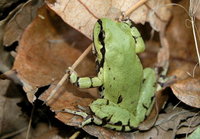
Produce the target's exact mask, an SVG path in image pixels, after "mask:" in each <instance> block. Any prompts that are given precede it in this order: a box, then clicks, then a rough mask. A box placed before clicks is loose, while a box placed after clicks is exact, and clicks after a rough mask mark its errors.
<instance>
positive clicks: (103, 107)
mask: <svg viewBox="0 0 200 139" xmlns="http://www.w3.org/2000/svg"><path fill="white" fill-rule="evenodd" d="M93 41H94V47H93V51H94V52H95V55H96V63H97V67H98V74H97V77H92V78H91V77H78V76H77V74H76V72H75V71H73V70H72V69H70V72H69V73H70V77H69V78H70V82H71V83H73V84H75V85H77V86H78V87H80V88H90V87H98V88H99V91H100V93H101V98H99V99H97V100H95V101H94V102H93V103H91V104H90V109H91V111H92V112H93V114H94V115H92V116H91V117H88V115H87V114H86V113H85V112H76V111H73V110H69V109H65V112H68V113H73V114H76V115H80V116H83V117H84V118H85V121H84V122H83V123H82V126H84V125H85V124H88V123H91V122H93V123H95V124H97V125H102V126H104V127H107V128H110V129H114V130H117V131H130V130H132V129H134V128H137V127H138V125H139V124H140V123H141V122H142V121H143V120H144V119H145V117H146V116H148V114H149V113H150V111H151V108H152V105H153V103H154V96H155V91H156V74H155V71H154V70H153V69H151V68H145V69H144V68H143V66H142V64H141V62H140V59H139V57H138V56H137V53H140V52H143V51H144V49H145V45H144V41H143V39H142V37H141V35H140V33H139V31H138V30H137V29H136V27H134V26H133V25H132V22H130V20H127V21H121V22H119V21H113V20H111V19H107V18H102V19H99V20H98V21H97V23H96V24H95V26H94V34H93Z"/></svg>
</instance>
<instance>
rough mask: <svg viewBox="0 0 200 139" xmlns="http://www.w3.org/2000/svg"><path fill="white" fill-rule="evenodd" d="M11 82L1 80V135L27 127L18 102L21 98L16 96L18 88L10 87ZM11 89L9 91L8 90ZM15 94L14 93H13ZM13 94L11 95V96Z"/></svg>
mask: <svg viewBox="0 0 200 139" xmlns="http://www.w3.org/2000/svg"><path fill="white" fill-rule="evenodd" d="M10 85H11V82H10V81H7V80H0V88H1V90H0V133H1V137H2V136H4V135H6V134H8V133H12V132H14V131H17V130H20V129H23V128H24V127H27V125H28V123H27V119H26V117H23V116H21V114H22V112H21V109H20V107H18V106H17V105H16V104H17V103H19V102H20V101H21V98H19V97H16V94H17V90H16V88H15V89H13V88H11V87H10ZM8 90H9V91H8ZM12 94H13V95H12ZM9 96H11V97H9Z"/></svg>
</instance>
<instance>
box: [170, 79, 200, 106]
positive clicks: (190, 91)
mask: <svg viewBox="0 0 200 139" xmlns="http://www.w3.org/2000/svg"><path fill="white" fill-rule="evenodd" d="M171 89H172V90H173V93H174V94H175V95H176V97H177V98H178V99H179V100H181V101H182V102H184V103H186V104H187V105H190V106H192V107H196V108H200V78H187V79H185V80H181V81H179V82H177V83H176V84H173V85H172V86H171Z"/></svg>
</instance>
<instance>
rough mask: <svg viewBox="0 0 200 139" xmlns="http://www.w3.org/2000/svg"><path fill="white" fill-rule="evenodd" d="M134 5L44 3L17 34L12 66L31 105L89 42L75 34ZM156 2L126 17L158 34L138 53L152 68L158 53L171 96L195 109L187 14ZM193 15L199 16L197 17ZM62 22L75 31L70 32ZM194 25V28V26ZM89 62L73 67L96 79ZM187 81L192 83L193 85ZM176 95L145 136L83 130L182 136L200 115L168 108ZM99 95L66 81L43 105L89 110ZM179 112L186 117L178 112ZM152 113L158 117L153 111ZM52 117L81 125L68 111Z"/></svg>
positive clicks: (90, 58)
mask: <svg viewBox="0 0 200 139" xmlns="http://www.w3.org/2000/svg"><path fill="white" fill-rule="evenodd" d="M136 2H137V0H133V1H131V3H130V1H126V0H125V1H123V2H122V1H95V2H92V1H81V0H77V1H59V0H58V1H56V2H54V3H52V2H51V3H50V2H48V3H47V4H48V7H47V6H46V5H44V6H43V7H41V8H40V9H39V10H38V13H37V15H36V17H35V18H34V19H33V21H32V22H31V23H30V24H29V25H28V26H27V27H25V28H24V31H22V32H23V34H22V35H20V34H18V35H17V37H20V40H19V46H18V47H17V55H16V57H15V61H14V65H13V68H12V70H14V71H16V74H17V77H18V79H19V80H20V81H21V82H22V84H23V88H24V89H25V91H26V93H27V95H28V98H29V101H30V102H31V103H33V102H34V101H35V99H36V97H35V93H36V92H37V90H38V89H39V88H41V87H44V86H48V85H50V87H49V88H48V89H47V90H46V91H45V92H44V93H43V95H42V96H40V99H41V100H45V99H46V98H47V97H48V95H49V94H50V92H51V90H52V89H53V88H54V87H55V86H56V84H57V82H58V81H59V79H61V77H62V76H63V75H64V74H65V71H66V69H67V67H69V66H71V65H72V64H73V63H74V61H75V60H76V59H77V58H78V57H79V56H80V55H81V53H82V52H83V50H84V49H86V47H87V46H88V45H89V44H90V43H91V40H89V39H87V38H85V37H84V36H83V35H81V34H80V33H78V32H77V31H79V32H81V33H82V34H84V35H85V36H87V37H88V38H91V36H92V29H93V25H94V23H95V22H96V20H97V18H101V17H106V16H109V17H110V18H113V19H114V18H116V17H119V15H120V14H119V11H126V10H127V9H128V8H129V7H130V6H131V5H133V4H135V3H136ZM158 3H159V2H158V1H156V0H149V1H148V2H147V3H145V4H144V5H143V6H141V7H139V8H138V9H137V10H136V11H134V12H133V13H132V14H131V15H130V18H131V19H132V20H133V21H134V22H136V23H142V24H144V23H145V22H149V23H150V25H151V27H152V28H153V29H154V30H156V31H160V34H161V35H160V38H159V39H160V41H159V40H157V39H156V38H155V36H154V37H153V39H151V40H148V42H149V43H147V51H146V52H145V53H144V54H141V58H142V61H144V63H146V64H145V65H151V66H152V65H153V64H155V61H156V59H155V60H153V58H152V57H154V58H156V54H157V53H158V57H157V58H158V59H157V61H158V62H157V65H160V66H163V65H165V64H166V63H168V62H169V69H170V70H169V76H176V82H175V83H173V84H172V85H171V86H170V87H171V89H172V91H173V93H174V94H175V96H176V97H177V98H178V99H180V100H181V101H183V102H184V103H186V104H188V105H190V106H191V107H197V108H199V104H198V102H199V101H198V100H199V94H198V92H199V90H198V88H199V84H198V81H199V79H198V78H197V77H198V74H199V72H198V67H197V69H196V70H195V71H194V73H195V76H194V77H191V76H189V74H188V72H190V73H192V72H193V69H194V67H195V62H196V61H197V60H196V53H195V49H194V47H193V46H194V45H193V44H194V41H193V40H194V39H193V36H192V32H191V28H188V27H187V26H186V24H185V21H187V18H188V15H187V14H186V13H184V10H182V9H181V8H178V7H176V6H173V7H169V6H165V5H167V4H170V1H167V0H165V1H162V2H161V3H160V5H159V4H158ZM180 4H182V5H183V6H185V7H187V6H188V3H187V2H186V1H184V0H182V1H181V2H180ZM171 8H172V9H171ZM52 10H53V11H54V12H55V13H56V14H55V13H54V12H53V11H52ZM112 10H114V14H113V13H112V15H111V14H109V12H110V11H112ZM172 11H173V12H172ZM171 12H172V16H171ZM183 15H184V16H183ZM196 16H197V17H198V15H196ZM66 23H67V24H69V25H70V26H72V27H73V28H75V29H76V30H77V31H74V30H73V29H72V28H70V27H69V26H68V25H67V24H66ZM196 26H197V27H198V22H197V23H196ZM13 27H14V26H13ZM14 28H17V27H14ZM165 33H166V36H165ZM163 34H164V35H163ZM155 35H156V33H155ZM10 37H11V38H12V37H13V36H12V35H11V36H10ZM17 37H16V38H17ZM7 39H8V41H4V42H9V41H10V42H11V43H12V42H13V40H14V39H9V38H7ZM14 41H16V40H14ZM152 42H153V43H152ZM11 43H6V44H11ZM160 46H162V49H160ZM169 54H170V60H169ZM146 59H147V60H146ZM149 59H152V60H149ZM93 61H94V57H93V56H91V54H90V55H89V56H88V57H87V58H86V59H85V60H83V62H82V63H81V64H80V65H79V66H78V68H77V69H76V71H77V72H78V74H79V75H82V76H92V75H95V63H94V62H93ZM145 61H148V62H145ZM152 61H154V62H152ZM191 82H193V83H192V84H191ZM175 89H176V90H175ZM188 92H189V93H190V94H189V95H188ZM170 93H171V90H170V89H167V91H161V96H162V95H164V94H165V95H166V96H164V98H163V99H158V100H159V101H158V103H160V104H159V105H158V106H159V107H160V109H161V107H162V106H163V107H164V104H163V103H166V102H167V99H168V97H169V94H170ZM175 96H173V97H171V96H170V97H169V100H168V103H169V104H167V105H166V106H165V109H164V112H162V113H161V114H159V115H158V118H156V119H154V120H153V124H154V123H155V125H154V126H153V125H152V122H150V125H151V126H153V127H152V128H151V129H150V130H148V131H146V132H139V131H137V132H132V133H131V132H130V133H123V132H116V131H112V130H109V129H105V128H102V127H99V126H95V125H89V126H85V127H83V129H84V130H85V131H86V132H88V133H89V134H91V135H93V136H96V137H99V138H133V137H135V138H147V137H152V138H159V137H162V136H166V137H169V138H173V137H175V136H178V135H181V134H183V135H184V134H188V133H190V132H192V131H193V130H194V129H195V127H197V126H198V125H199V123H198V121H199V120H193V122H192V123H191V122H190V121H191V120H192V119H197V118H199V114H198V113H196V112H190V111H189V110H188V109H185V107H181V106H180V107H179V105H177V107H172V106H171V103H170V101H172V100H170V99H173V98H175ZM98 97H99V95H98V93H97V91H96V89H78V88H76V87H74V86H72V85H70V84H69V83H65V84H64V85H63V86H62V87H61V88H60V89H59V90H58V91H57V93H56V95H55V96H54V97H53V98H52V99H51V100H50V101H49V102H48V103H47V105H48V106H50V109H51V110H53V111H55V110H60V109H63V108H69V109H76V110H78V107H77V106H78V105H80V106H82V107H87V106H88V105H89V104H90V103H91V102H92V101H93V100H95V99H96V98H98ZM191 98H194V99H191ZM167 109H169V111H168V110H167ZM183 111H184V112H185V113H188V114H186V115H185V114H182V112H183ZM184 112H183V113H184ZM153 115H154V117H156V116H155V115H156V113H154V114H153ZM166 117H167V118H166ZM168 117H171V118H168ZM56 118H58V119H59V120H61V121H62V122H63V123H65V124H67V125H72V126H78V124H80V122H81V121H82V119H81V118H80V117H78V116H74V115H70V114H67V113H58V114H57V115H56ZM166 119H168V120H166ZM155 120H156V121H155ZM160 121H162V122H160ZM174 121H175V122H174ZM159 122H160V123H159ZM147 125H148V124H147Z"/></svg>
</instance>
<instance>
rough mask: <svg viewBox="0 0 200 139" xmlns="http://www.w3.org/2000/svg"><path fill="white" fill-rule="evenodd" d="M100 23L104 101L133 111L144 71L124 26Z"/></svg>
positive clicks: (127, 29)
mask: <svg viewBox="0 0 200 139" xmlns="http://www.w3.org/2000/svg"><path fill="white" fill-rule="evenodd" d="M105 20H110V19H105ZM103 23H105V24H103V28H104V30H106V32H105V38H104V42H106V43H105V46H104V47H105V55H104V65H103V69H104V74H103V75H104V79H103V80H104V91H103V92H104V98H106V99H108V100H110V101H112V102H114V103H116V104H119V105H120V106H121V107H124V108H126V109H127V110H130V111H135V109H136V108H134V107H133V106H136V105H137V104H134V103H137V102H138V98H139V95H140V94H139V92H140V90H139V89H140V87H141V82H142V76H143V67H142V65H141V63H140V60H139V58H138V57H137V55H136V53H135V40H134V38H133V37H132V35H131V32H130V31H131V30H130V27H129V26H128V25H127V24H125V23H121V22H114V21H112V20H110V21H107V22H103ZM130 104H131V105H130Z"/></svg>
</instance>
